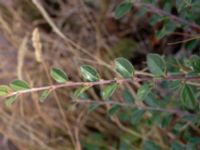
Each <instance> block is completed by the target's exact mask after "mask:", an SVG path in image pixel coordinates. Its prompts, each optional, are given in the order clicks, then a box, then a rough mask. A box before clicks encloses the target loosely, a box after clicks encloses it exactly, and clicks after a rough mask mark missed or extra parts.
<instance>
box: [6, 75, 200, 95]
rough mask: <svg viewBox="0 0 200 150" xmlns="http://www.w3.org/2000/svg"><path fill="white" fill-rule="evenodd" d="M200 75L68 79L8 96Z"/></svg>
mask: <svg viewBox="0 0 200 150" xmlns="http://www.w3.org/2000/svg"><path fill="white" fill-rule="evenodd" d="M199 79H200V76H191V77H187V76H185V75H172V76H168V77H159V78H158V77H145V76H144V77H133V79H112V80H100V81H96V82H73V81H68V82H66V83H63V84H55V85H49V86H44V87H36V88H31V89H27V90H21V91H16V92H12V93H10V94H8V95H7V96H6V97H10V96H14V95H19V94H25V93H32V92H39V91H44V90H50V89H51V90H56V89H60V88H64V87H77V86H84V85H85V86H95V85H104V84H110V83H112V82H117V83H119V84H123V83H128V82H129V83H130V82H134V81H137V82H142V81H154V82H155V81H163V80H168V81H175V80H180V81H184V82H187V81H193V80H195V81H196V80H199ZM192 83H193V82H189V84H192Z"/></svg>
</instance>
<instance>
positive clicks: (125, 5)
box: [115, 1, 133, 19]
mask: <svg viewBox="0 0 200 150" xmlns="http://www.w3.org/2000/svg"><path fill="white" fill-rule="evenodd" d="M132 5H133V4H132V3H131V2H126V1H124V2H122V3H121V4H119V5H118V6H117V8H116V9H115V18H116V19H119V18H121V17H123V16H124V15H125V14H127V13H128V12H129V11H130V10H131V8H132Z"/></svg>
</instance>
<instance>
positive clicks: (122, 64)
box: [115, 57, 135, 78]
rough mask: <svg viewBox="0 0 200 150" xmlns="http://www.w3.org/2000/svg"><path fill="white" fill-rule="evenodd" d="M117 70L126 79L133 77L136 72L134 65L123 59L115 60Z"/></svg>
mask: <svg viewBox="0 0 200 150" xmlns="http://www.w3.org/2000/svg"><path fill="white" fill-rule="evenodd" d="M115 70H116V71H117V72H118V73H119V74H120V75H121V76H123V77H124V78H131V77H133V75H134V71H135V69H134V67H133V65H132V64H131V63H130V62H129V61H128V60H127V59H125V58H123V57H119V58H116V59H115Z"/></svg>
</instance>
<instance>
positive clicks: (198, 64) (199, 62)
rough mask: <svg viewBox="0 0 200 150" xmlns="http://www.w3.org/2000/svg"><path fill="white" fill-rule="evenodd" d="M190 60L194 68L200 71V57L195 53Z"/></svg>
mask: <svg viewBox="0 0 200 150" xmlns="http://www.w3.org/2000/svg"><path fill="white" fill-rule="evenodd" d="M190 62H191V65H192V68H193V70H194V71H195V72H197V73H200V57H199V56H197V55H193V56H192V58H191V60H190Z"/></svg>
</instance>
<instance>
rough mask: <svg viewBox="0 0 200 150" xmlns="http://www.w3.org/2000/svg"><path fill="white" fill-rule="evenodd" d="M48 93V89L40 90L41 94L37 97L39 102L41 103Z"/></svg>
mask: <svg viewBox="0 0 200 150" xmlns="http://www.w3.org/2000/svg"><path fill="white" fill-rule="evenodd" d="M49 94H50V90H44V91H43V92H42V94H41V95H40V98H39V100H40V102H42V103H43V102H44V101H45V100H46V99H47V97H48V96H49Z"/></svg>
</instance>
